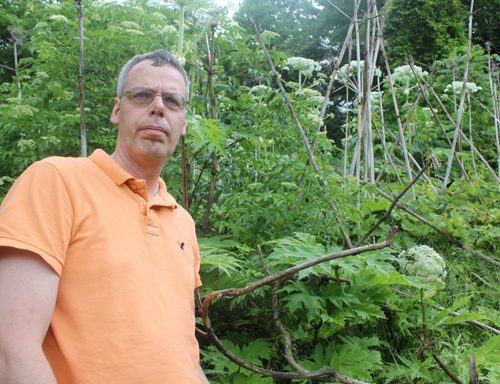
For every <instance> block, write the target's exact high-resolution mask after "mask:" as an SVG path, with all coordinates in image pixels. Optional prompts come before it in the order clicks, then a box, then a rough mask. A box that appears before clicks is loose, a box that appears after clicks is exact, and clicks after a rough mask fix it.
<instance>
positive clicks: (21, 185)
mask: <svg viewBox="0 0 500 384" xmlns="http://www.w3.org/2000/svg"><path fill="white" fill-rule="evenodd" d="M0 246H9V247H14V248H20V249H25V250H29V251H32V252H34V253H36V254H38V255H40V256H41V257H42V258H43V259H44V260H45V261H46V262H47V263H48V264H49V265H50V266H51V267H52V268H53V269H54V271H55V272H56V273H57V274H58V275H59V276H60V285H59V291H58V294H57V302H56V307H55V311H54V315H53V318H52V321H51V324H50V328H49V331H48V333H47V335H46V338H45V341H44V343H43V350H44V352H45V355H46V356H47V359H48V361H49V363H50V365H51V366H52V369H53V371H54V374H55V376H56V379H57V382H58V383H59V384H66V383H67V384H93V383H96V384H101V383H102V384H109V383H119V384H129V383H130V384H132V383H138V384H139V383H140V384H142V383H148V384H155V383H162V384H163V383H172V384H193V383H199V379H198V363H199V347H198V343H197V341H196V338H195V315H194V314H195V308H194V300H193V290H194V289H195V288H196V287H199V286H200V285H201V281H200V277H199V274H198V270H199V266H200V258H199V252H198V246H197V242H196V234H195V227H194V222H193V220H192V218H191V217H190V215H189V214H188V213H187V212H186V211H185V210H184V209H183V208H182V207H180V206H179V205H178V204H177V203H176V202H175V200H174V198H173V197H172V196H171V195H169V194H168V193H167V190H166V187H165V183H164V182H163V181H162V180H160V191H159V193H158V194H157V195H156V196H155V197H154V198H152V199H151V200H149V201H148V198H147V194H146V185H145V182H144V180H136V179H134V178H133V177H132V176H131V175H130V174H128V173H127V172H126V171H125V170H124V169H123V168H121V167H120V166H119V165H118V164H117V163H116V162H115V161H114V160H113V159H111V157H109V156H108V155H107V154H106V153H104V152H103V151H101V150H96V151H95V152H94V153H93V154H92V156H90V158H58V157H52V158H47V159H45V160H42V161H40V162H37V163H35V164H33V165H32V166H30V167H29V168H28V170H26V172H25V173H23V174H22V175H21V177H19V179H18V180H17V181H16V183H15V184H14V186H13V187H12V189H11V190H10V191H9V193H8V194H7V196H6V198H5V199H4V201H3V203H2V205H1V207H0Z"/></svg>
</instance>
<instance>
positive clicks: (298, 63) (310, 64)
mask: <svg viewBox="0 0 500 384" xmlns="http://www.w3.org/2000/svg"><path fill="white" fill-rule="evenodd" d="M285 65H286V67H285V68H284V69H286V70H290V69H296V70H299V71H300V72H302V73H303V74H304V75H305V76H307V77H309V76H312V74H313V71H320V70H321V65H319V64H318V63H317V62H315V61H314V60H312V59H306V58H305V57H290V58H288V59H287V61H286V62H285Z"/></svg>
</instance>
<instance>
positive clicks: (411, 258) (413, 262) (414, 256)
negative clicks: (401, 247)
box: [398, 245, 446, 284]
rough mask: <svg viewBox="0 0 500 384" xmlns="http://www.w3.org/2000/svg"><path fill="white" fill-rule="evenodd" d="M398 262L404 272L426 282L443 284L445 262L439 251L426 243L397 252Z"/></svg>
mask: <svg viewBox="0 0 500 384" xmlns="http://www.w3.org/2000/svg"><path fill="white" fill-rule="evenodd" d="M398 261H399V264H400V265H401V267H402V268H403V270H404V272H405V273H406V274H408V275H410V276H415V277H416V278H417V279H419V280H420V281H423V282H425V283H428V284H432V283H438V284H443V282H442V280H441V279H442V278H445V277H446V263H445V261H444V260H443V258H442V257H441V255H440V254H439V253H437V252H436V251H435V250H434V249H432V248H431V247H428V246H427V245H419V246H416V247H413V248H410V249H408V250H406V251H403V252H401V253H400V254H399V260H398Z"/></svg>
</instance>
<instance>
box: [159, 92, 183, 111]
mask: <svg viewBox="0 0 500 384" xmlns="http://www.w3.org/2000/svg"><path fill="white" fill-rule="evenodd" d="M163 101H164V102H165V104H169V105H172V106H175V107H177V108H180V107H181V99H180V98H179V97H175V96H174V95H165V96H163Z"/></svg>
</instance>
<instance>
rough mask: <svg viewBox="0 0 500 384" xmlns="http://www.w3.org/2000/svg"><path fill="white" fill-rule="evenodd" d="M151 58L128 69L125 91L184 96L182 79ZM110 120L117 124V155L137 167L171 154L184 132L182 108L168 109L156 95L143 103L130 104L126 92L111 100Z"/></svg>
mask: <svg viewBox="0 0 500 384" xmlns="http://www.w3.org/2000/svg"><path fill="white" fill-rule="evenodd" d="M151 63H152V61H151V60H144V61H141V62H139V63H138V64H136V65H135V66H134V67H132V69H131V70H130V72H129V75H128V80H127V83H126V84H125V92H126V91H129V90H131V89H133V88H146V89H149V90H151V91H153V93H155V94H157V95H164V94H165V93H168V92H170V93H177V94H179V95H181V96H183V97H185V96H186V85H185V83H184V80H183V78H182V76H181V74H180V73H179V71H177V69H175V68H174V67H172V66H170V65H164V66H161V67H156V66H152V65H151ZM111 122H112V123H113V124H118V140H117V144H116V152H117V154H118V155H119V156H120V157H122V158H123V159H126V161H127V162H131V163H134V164H136V165H138V166H151V165H161V166H163V164H165V162H166V161H167V160H168V159H169V158H170V156H172V153H173V152H174V150H175V147H176V146H177V142H178V141H179V136H183V135H184V134H185V133H186V110H185V109H184V108H183V109H181V110H171V109H168V108H167V107H166V106H165V105H164V104H163V100H162V98H161V97H159V96H155V98H154V100H153V101H152V102H151V103H150V104H147V105H141V104H136V103H134V102H133V101H132V100H131V99H130V97H129V95H124V96H123V97H122V99H121V100H119V99H118V98H116V99H115V106H114V108H113V111H112V113H111Z"/></svg>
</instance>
